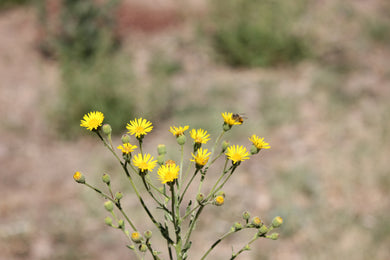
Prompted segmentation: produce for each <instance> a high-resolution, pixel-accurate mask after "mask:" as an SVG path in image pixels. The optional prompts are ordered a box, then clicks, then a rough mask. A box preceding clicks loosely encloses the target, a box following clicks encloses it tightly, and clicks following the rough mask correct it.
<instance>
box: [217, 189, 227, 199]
mask: <svg viewBox="0 0 390 260" xmlns="http://www.w3.org/2000/svg"><path fill="white" fill-rule="evenodd" d="M215 195H216V196H222V197H224V198H225V197H226V194H225V192H224V191H222V190H220V191H218V192H217V193H216V194H215Z"/></svg>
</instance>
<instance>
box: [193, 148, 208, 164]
mask: <svg viewBox="0 0 390 260" xmlns="http://www.w3.org/2000/svg"><path fill="white" fill-rule="evenodd" d="M191 154H192V157H194V159H191V162H195V163H196V165H197V166H205V165H206V163H207V162H208V161H209V158H210V154H211V153H208V150H207V149H204V150H203V149H202V148H200V149H198V152H197V153H196V155H194V154H193V153H191Z"/></svg>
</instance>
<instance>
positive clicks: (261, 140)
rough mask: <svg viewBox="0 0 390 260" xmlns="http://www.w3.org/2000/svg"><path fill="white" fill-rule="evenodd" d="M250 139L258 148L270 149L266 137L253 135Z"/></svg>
mask: <svg viewBox="0 0 390 260" xmlns="http://www.w3.org/2000/svg"><path fill="white" fill-rule="evenodd" d="M249 141H251V142H252V143H253V145H254V146H256V148H257V149H259V150H260V149H269V148H271V146H270V145H269V143H266V142H264V138H260V137H258V136H257V135H252V136H251V137H250V138H249Z"/></svg>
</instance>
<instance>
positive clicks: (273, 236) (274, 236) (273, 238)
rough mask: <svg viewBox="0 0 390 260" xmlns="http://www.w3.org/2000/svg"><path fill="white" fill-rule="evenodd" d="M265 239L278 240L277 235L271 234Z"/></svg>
mask: <svg viewBox="0 0 390 260" xmlns="http://www.w3.org/2000/svg"><path fill="white" fill-rule="evenodd" d="M267 238H270V239H272V240H277V239H278V238H279V233H272V234H271V235H269V236H267Z"/></svg>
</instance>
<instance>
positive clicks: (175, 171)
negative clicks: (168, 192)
mask: <svg viewBox="0 0 390 260" xmlns="http://www.w3.org/2000/svg"><path fill="white" fill-rule="evenodd" d="M179 170H180V168H179V166H178V165H176V164H174V163H170V164H166V165H161V166H160V168H159V169H158V172H157V174H158V176H159V178H160V180H161V183H163V184H164V183H167V182H173V181H174V180H175V179H177V177H178V176H179Z"/></svg>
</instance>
